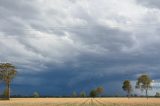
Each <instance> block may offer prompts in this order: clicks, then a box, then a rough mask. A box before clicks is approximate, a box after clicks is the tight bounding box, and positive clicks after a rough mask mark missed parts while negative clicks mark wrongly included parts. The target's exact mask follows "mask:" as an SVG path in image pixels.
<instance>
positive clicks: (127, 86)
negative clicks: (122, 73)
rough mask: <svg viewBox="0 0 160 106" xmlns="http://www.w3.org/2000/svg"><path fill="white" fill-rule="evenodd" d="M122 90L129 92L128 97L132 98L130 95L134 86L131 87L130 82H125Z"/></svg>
mask: <svg viewBox="0 0 160 106" xmlns="http://www.w3.org/2000/svg"><path fill="white" fill-rule="evenodd" d="M122 89H123V90H124V91H126V92H127V94H128V97H129V96H130V93H131V91H132V85H131V83H130V81H129V80H125V81H124V82H123V86H122Z"/></svg>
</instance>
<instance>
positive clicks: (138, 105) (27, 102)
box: [0, 98, 160, 106]
mask: <svg viewBox="0 0 160 106" xmlns="http://www.w3.org/2000/svg"><path fill="white" fill-rule="evenodd" d="M0 106H160V99H159V98H149V99H146V98H130V99H128V98H94V99H92V98H12V99H11V100H10V101H7V100H0Z"/></svg>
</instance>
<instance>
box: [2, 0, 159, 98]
mask: <svg viewBox="0 0 160 106" xmlns="http://www.w3.org/2000/svg"><path fill="white" fill-rule="evenodd" d="M159 4H160V1H159V0H121V1H119V0H12V1H11V0H0V24H1V25H0V63H10V64H12V65H13V66H15V68H16V72H15V73H16V74H15V73H14V75H16V76H15V78H13V80H12V81H11V83H10V81H8V82H9V83H8V86H9V87H10V88H11V89H10V92H9V94H11V96H12V95H22V96H31V95H33V93H34V92H38V93H39V94H40V95H42V96H43V95H47V96H71V95H72V93H73V92H74V91H75V92H76V93H77V94H78V95H79V94H80V93H81V92H82V91H84V92H85V93H86V94H87V95H90V92H91V90H93V89H96V88H97V87H99V86H102V87H103V89H104V93H103V95H104V96H116V95H117V96H126V95H128V94H131V93H130V90H131V89H129V88H128V89H129V90H128V89H127V90H128V92H126V91H127V90H126V89H125V88H123V87H122V86H123V84H124V81H125V80H129V82H128V83H129V84H128V85H132V94H133V95H146V92H145V91H144V92H141V90H140V89H136V88H135V87H136V85H137V83H136V82H137V80H138V78H139V77H140V76H141V75H148V76H149V78H150V79H151V81H153V82H149V85H150V84H153V85H154V87H153V88H152V90H148V91H147V93H148V95H149V96H155V95H156V94H157V93H160V75H159V72H160V71H159V70H160V65H159V64H160V59H159V57H160V46H159V45H160V31H159V29H160V5H159ZM1 68H2V67H1ZM0 71H1V70H0ZM0 79H1V80H3V81H1V82H0V95H3V94H4V92H5V90H6V88H5V87H6V82H7V81H6V79H4V78H1V76H0ZM150 79H149V80H150ZM126 83H127V82H126ZM9 87H8V88H9ZM147 87H148V85H147ZM147 89H148V88H147ZM101 96H102V95H101Z"/></svg>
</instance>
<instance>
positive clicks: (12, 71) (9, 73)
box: [0, 63, 17, 100]
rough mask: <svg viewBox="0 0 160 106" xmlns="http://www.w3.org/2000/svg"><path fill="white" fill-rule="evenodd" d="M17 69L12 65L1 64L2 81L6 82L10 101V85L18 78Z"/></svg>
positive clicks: (7, 96) (0, 74)
mask: <svg viewBox="0 0 160 106" xmlns="http://www.w3.org/2000/svg"><path fill="white" fill-rule="evenodd" d="M16 73H17V71H16V68H15V66H13V65H12V64H10V63H1V64H0V80H2V81H4V82H5V84H6V92H7V94H6V99H8V100H9V99H10V83H11V81H12V79H13V78H14V77H15V76H16Z"/></svg>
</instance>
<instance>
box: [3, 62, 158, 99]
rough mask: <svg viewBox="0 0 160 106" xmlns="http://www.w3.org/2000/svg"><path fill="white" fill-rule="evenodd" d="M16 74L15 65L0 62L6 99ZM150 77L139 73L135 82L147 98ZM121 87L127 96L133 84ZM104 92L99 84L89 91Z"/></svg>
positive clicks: (93, 94) (129, 82)
mask: <svg viewBox="0 0 160 106" xmlns="http://www.w3.org/2000/svg"><path fill="white" fill-rule="evenodd" d="M16 74H17V70H16V67H15V66H14V65H12V64H10V63H0V81H1V82H4V83H5V91H4V95H5V98H6V99H8V100H9V99H10V84H11V82H12V79H13V78H15V76H16ZM151 83H152V79H151V78H150V76H149V75H141V76H139V77H138V79H137V82H136V86H135V88H136V89H140V90H141V91H145V94H146V97H147V98H148V91H149V90H151V89H152V86H151ZM122 89H123V90H124V91H125V92H126V93H127V96H128V98H129V97H130V96H131V93H132V91H133V86H132V84H131V81H130V80H125V81H123V84H122ZM103 93H104V88H103V87H102V86H99V87H97V88H95V89H92V90H91V91H90V93H89V96H90V97H97V96H102V94H103ZM34 95H35V97H39V94H38V93H35V94H34ZM86 96H87V94H86V92H85V91H81V92H80V94H77V93H76V92H75V91H74V92H73V93H72V97H86ZM155 96H160V93H158V92H157V93H156V95H155Z"/></svg>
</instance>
